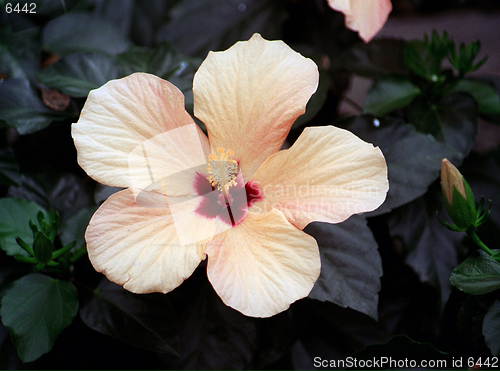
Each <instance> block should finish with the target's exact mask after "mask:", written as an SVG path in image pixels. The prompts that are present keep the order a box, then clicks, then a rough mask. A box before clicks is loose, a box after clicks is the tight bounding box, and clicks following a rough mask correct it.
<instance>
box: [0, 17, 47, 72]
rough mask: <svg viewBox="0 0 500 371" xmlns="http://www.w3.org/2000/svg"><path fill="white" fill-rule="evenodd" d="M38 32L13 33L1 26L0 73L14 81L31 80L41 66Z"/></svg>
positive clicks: (33, 30) (6, 26)
mask: <svg viewBox="0 0 500 371" xmlns="http://www.w3.org/2000/svg"><path fill="white" fill-rule="evenodd" d="M40 52H41V47H40V43H39V40H38V31H37V30H35V29H29V30H25V31H22V32H12V31H11V30H10V27H9V26H8V24H4V25H0V73H2V74H5V75H7V77H9V78H13V79H23V80H31V79H32V78H33V77H34V73H35V71H36V70H38V66H39V64H40Z"/></svg>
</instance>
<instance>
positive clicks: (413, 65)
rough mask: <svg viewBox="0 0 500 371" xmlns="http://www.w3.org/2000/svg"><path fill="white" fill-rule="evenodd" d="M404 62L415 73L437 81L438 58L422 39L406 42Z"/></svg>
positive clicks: (439, 67)
mask: <svg viewBox="0 0 500 371" xmlns="http://www.w3.org/2000/svg"><path fill="white" fill-rule="evenodd" d="M404 58H405V63H406V65H407V66H408V67H410V69H411V70H412V71H413V72H415V73H416V74H417V75H419V76H422V77H423V78H425V79H427V80H429V81H437V79H438V76H437V75H438V74H439V72H440V69H441V66H440V64H441V63H440V60H439V59H436V57H434V55H432V53H431V51H430V50H429V49H428V48H427V46H426V45H425V43H424V42H423V41H419V40H413V41H409V42H408V43H407V44H406V47H405V51H404Z"/></svg>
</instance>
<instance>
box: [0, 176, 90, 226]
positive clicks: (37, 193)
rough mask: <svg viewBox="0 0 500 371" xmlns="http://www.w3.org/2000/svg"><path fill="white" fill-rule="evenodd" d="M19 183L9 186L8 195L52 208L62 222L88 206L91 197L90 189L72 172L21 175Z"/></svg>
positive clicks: (47, 208)
mask: <svg viewBox="0 0 500 371" xmlns="http://www.w3.org/2000/svg"><path fill="white" fill-rule="evenodd" d="M21 183H22V185H21V187H10V188H9V190H8V195H9V196H12V197H16V198H24V199H26V200H30V201H34V202H36V203H37V204H38V205H40V206H42V207H44V208H45V209H46V210H50V209H54V210H56V211H57V212H59V214H60V215H61V221H63V222H64V221H65V220H66V219H67V218H68V217H69V216H71V215H74V214H76V213H77V212H78V211H79V210H80V209H82V208H83V207H86V206H88V205H89V203H90V201H91V199H92V198H91V193H90V190H89V189H87V188H86V187H85V185H84V184H83V182H82V180H81V179H80V178H79V177H77V176H76V175H74V174H64V175H59V176H58V175H55V174H50V173H43V174H32V175H29V176H28V175H22V176H21Z"/></svg>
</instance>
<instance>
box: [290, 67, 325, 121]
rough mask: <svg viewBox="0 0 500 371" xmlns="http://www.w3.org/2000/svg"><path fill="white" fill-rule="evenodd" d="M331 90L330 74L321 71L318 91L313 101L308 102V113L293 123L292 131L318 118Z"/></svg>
mask: <svg viewBox="0 0 500 371" xmlns="http://www.w3.org/2000/svg"><path fill="white" fill-rule="evenodd" d="M329 88H330V73H329V72H328V71H326V70H321V69H320V71H319V85H318V89H317V90H316V92H315V93H314V94H313V95H312V96H311V99H309V101H308V102H307V106H306V112H305V113H304V114H303V115H302V116H299V118H298V119H297V120H296V121H295V122H294V123H293V125H292V129H296V128H298V127H299V126H302V125H304V124H305V123H307V122H308V121H310V120H312V119H313V118H314V116H316V114H317V113H318V112H319V111H320V109H321V108H322V107H323V105H324V104H325V101H326V97H327V95H328V90H329Z"/></svg>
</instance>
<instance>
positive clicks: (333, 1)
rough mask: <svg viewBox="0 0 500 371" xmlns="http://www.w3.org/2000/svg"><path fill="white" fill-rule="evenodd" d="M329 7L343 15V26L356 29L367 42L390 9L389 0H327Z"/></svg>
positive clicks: (382, 22) (382, 23)
mask: <svg viewBox="0 0 500 371" xmlns="http://www.w3.org/2000/svg"><path fill="white" fill-rule="evenodd" d="M327 1H328V5H330V8H332V9H335V10H337V11H339V12H342V13H344V15H345V26H346V27H347V28H349V29H351V30H353V31H358V34H359V37H361V39H363V41H364V42H366V43H367V42H369V41H370V40H371V39H372V38H373V37H374V36H375V35H376V34H377V33H378V32H379V31H380V30H381V29H382V27H384V24H385V22H387V17H388V16H389V13H390V12H391V11H392V4H391V0H327Z"/></svg>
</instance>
